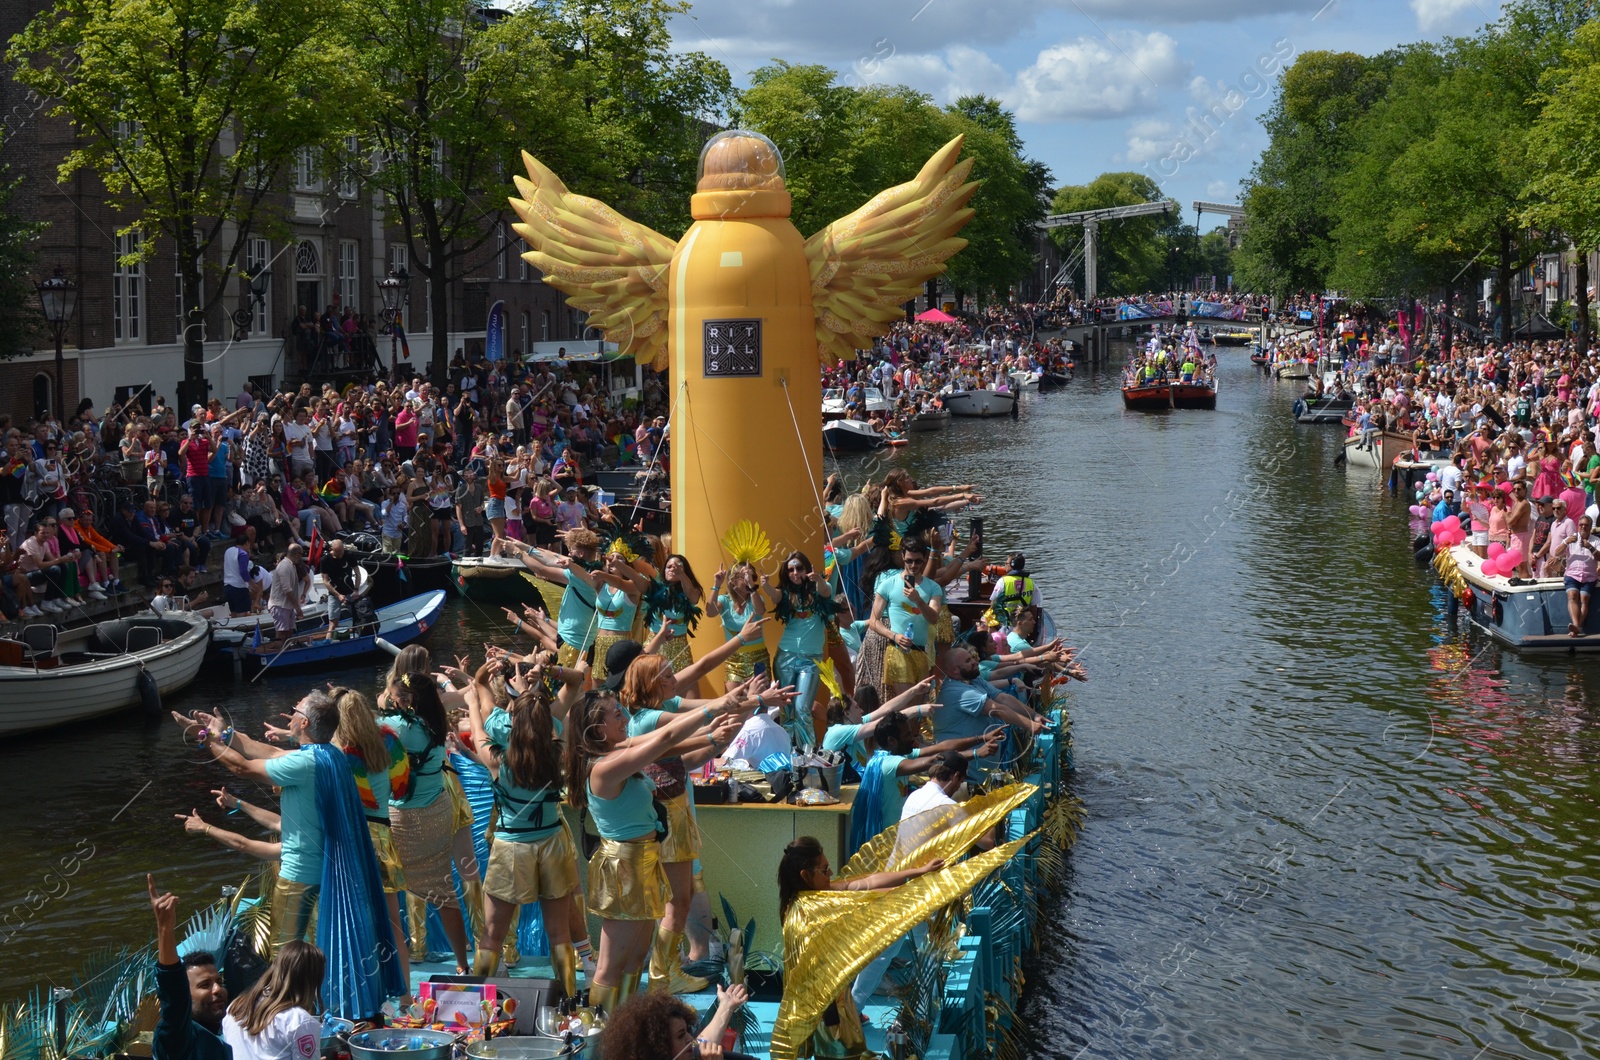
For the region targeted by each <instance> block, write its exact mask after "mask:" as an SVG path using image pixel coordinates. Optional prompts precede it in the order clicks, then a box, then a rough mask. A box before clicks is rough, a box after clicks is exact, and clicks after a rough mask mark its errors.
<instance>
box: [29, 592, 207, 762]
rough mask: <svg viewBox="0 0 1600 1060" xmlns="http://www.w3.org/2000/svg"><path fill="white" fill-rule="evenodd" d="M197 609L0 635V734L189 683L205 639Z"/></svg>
mask: <svg viewBox="0 0 1600 1060" xmlns="http://www.w3.org/2000/svg"><path fill="white" fill-rule="evenodd" d="M210 639H211V626H210V624H209V623H208V622H207V621H206V620H205V619H204V618H202V617H201V616H200V615H197V614H193V613H190V612H171V613H168V614H165V615H158V614H156V613H155V612H153V611H144V612H140V613H139V614H136V615H133V616H132V617H130V618H119V619H113V620H110V621H106V622H96V623H95V624H94V625H92V626H83V627H82V628H79V629H69V630H65V631H58V630H57V629H56V627H54V626H52V625H49V624H48V623H43V622H40V623H36V624H34V625H29V626H24V627H23V629H22V632H21V634H20V635H19V637H18V638H17V639H8V640H0V734H9V733H19V732H35V731H37V730H40V729H48V728H52V727H54V726H57V725H67V724H70V723H72V722H76V721H86V720H88V719H90V718H99V717H104V716H105V715H107V714H115V713H117V712H118V711H121V710H125V709H127V708H128V707H132V706H135V705H137V704H140V703H144V704H145V705H146V706H154V707H157V708H159V706H160V698H161V697H162V696H167V695H170V694H171V693H173V692H177V691H179V690H180V689H183V688H185V687H187V686H188V685H189V683H190V682H191V681H193V680H194V678H195V674H196V673H198V672H199V670H200V664H201V663H203V662H204V661H205V657H206V649H207V647H208V646H209V644H210Z"/></svg>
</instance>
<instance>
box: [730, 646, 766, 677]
mask: <svg viewBox="0 0 1600 1060" xmlns="http://www.w3.org/2000/svg"><path fill="white" fill-rule="evenodd" d="M757 663H760V664H761V666H762V668H763V669H764V671H765V672H766V673H769V674H770V673H771V672H772V659H771V658H770V657H769V656H768V655H767V643H766V641H762V642H761V643H759V644H747V645H745V646H744V647H743V648H740V649H739V650H738V651H736V652H734V653H733V657H732V658H730V659H729V660H728V661H727V662H726V663H725V664H724V665H725V666H726V667H727V668H728V684H730V685H737V684H740V683H741V682H744V681H748V680H750V678H752V677H754V676H755V675H756V664H757Z"/></svg>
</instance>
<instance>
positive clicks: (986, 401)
mask: <svg viewBox="0 0 1600 1060" xmlns="http://www.w3.org/2000/svg"><path fill="white" fill-rule="evenodd" d="M939 396H940V397H942V398H944V404H945V408H947V409H949V410H950V412H951V414H952V415H955V416H1009V415H1011V414H1012V413H1013V412H1015V411H1016V408H1017V395H1016V394H1014V393H1012V392H1010V391H1008V390H956V389H954V388H952V387H945V388H944V389H943V390H941V391H939Z"/></svg>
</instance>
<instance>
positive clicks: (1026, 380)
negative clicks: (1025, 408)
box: [1006, 371, 1044, 391]
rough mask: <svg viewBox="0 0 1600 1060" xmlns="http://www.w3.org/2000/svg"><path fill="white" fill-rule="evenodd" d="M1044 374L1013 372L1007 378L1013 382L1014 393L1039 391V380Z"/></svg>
mask: <svg viewBox="0 0 1600 1060" xmlns="http://www.w3.org/2000/svg"><path fill="white" fill-rule="evenodd" d="M1043 374H1044V373H1043V372H1021V371H1019V372H1011V373H1009V374H1008V375H1007V376H1006V378H1007V379H1009V380H1010V381H1011V389H1012V390H1013V391H1023V390H1038V389H1039V380H1040V377H1041V376H1042V375H1043Z"/></svg>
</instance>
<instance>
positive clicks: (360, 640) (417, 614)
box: [235, 589, 445, 670]
mask: <svg viewBox="0 0 1600 1060" xmlns="http://www.w3.org/2000/svg"><path fill="white" fill-rule="evenodd" d="M444 600H445V592H444V590H443V589H434V590H432V591H431V592H426V593H422V594H420V595H417V596H413V597H411V598H410V599H407V600H401V601H400V602H399V603H394V604H389V605H387V606H385V607H380V608H378V610H377V612H376V614H375V616H374V618H375V621H371V622H362V623H359V624H357V623H355V622H353V621H352V620H351V619H348V618H347V619H345V620H344V621H342V622H340V623H339V625H338V626H336V627H334V629H333V630H331V631H329V630H328V629H327V628H326V627H324V628H323V629H321V630H317V631H315V632H313V633H305V634H296V635H294V636H293V637H290V638H289V639H287V640H285V641H284V642H283V643H281V644H271V643H266V642H263V643H261V644H250V645H241V646H240V647H239V648H237V649H235V650H236V651H238V652H239V654H240V657H241V658H242V659H245V660H251V661H254V662H256V663H259V664H260V665H261V666H262V668H263V669H270V670H287V669H292V668H294V667H298V666H311V665H319V664H323V663H334V664H338V665H344V664H348V663H350V662H351V661H353V660H356V659H360V658H362V657H363V656H368V655H376V654H378V653H380V652H390V653H392V652H393V651H395V650H397V649H399V648H403V647H405V646H406V645H407V644H410V643H411V642H412V641H415V640H421V639H422V638H423V637H424V636H426V635H427V633H428V630H430V629H432V628H433V625H434V623H435V622H437V621H438V620H439V612H440V611H441V610H442V609H443V608H444Z"/></svg>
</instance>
